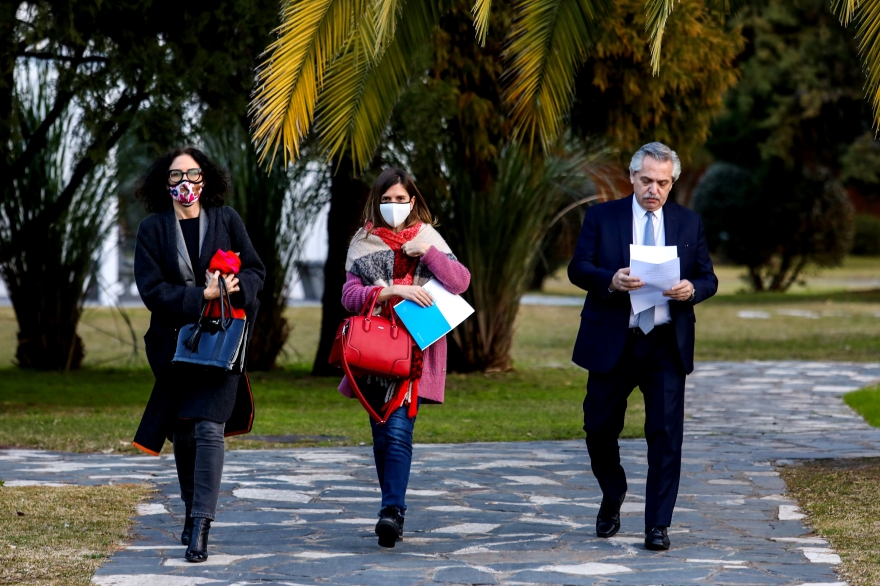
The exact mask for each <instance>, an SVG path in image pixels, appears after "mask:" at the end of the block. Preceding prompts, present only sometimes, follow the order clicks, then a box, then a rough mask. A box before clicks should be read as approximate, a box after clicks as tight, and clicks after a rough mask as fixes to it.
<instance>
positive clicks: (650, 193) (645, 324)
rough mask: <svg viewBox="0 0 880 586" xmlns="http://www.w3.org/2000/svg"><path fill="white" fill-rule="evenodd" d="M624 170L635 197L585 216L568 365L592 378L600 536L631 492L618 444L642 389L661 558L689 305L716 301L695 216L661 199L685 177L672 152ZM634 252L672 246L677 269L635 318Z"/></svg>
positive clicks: (587, 412)
mask: <svg viewBox="0 0 880 586" xmlns="http://www.w3.org/2000/svg"><path fill="white" fill-rule="evenodd" d="M629 170H630V180H631V181H632V184H633V194H632V195H630V196H629V197H626V198H624V199H620V200H615V201H610V202H607V203H603V204H600V205H597V206H593V207H591V208H589V209H588V210H587V213H586V217H585V218H584V224H583V228H582V229H581V233H580V236H579V238H578V243H577V248H576V249H575V253H574V258H573V259H572V261H571V264H570V265H569V266H568V278H569V279H570V280H571V282H572V283H574V284H575V285H577V286H578V287H580V288H581V289H585V290H586V291H587V299H586V301H585V303H584V309H583V311H582V312H581V326H580V331H579V332H578V336H577V342H576V343H575V347H574V356H573V358H572V360H574V362H575V363H576V364H578V365H579V366H581V367H583V368H586V369H587V370H589V371H590V377H589V379H588V382H587V396H586V398H585V399H584V431H585V432H586V434H587V449H588V450H589V453H590V461H591V466H592V469H593V474H594V475H595V476H596V480H598V481H599V486H600V487H601V488H602V504H601V506H600V508H599V514H598V517H597V519H596V534H597V535H598V536H599V537H611V536H612V535H614V534H615V533H617V532H618V530H619V529H620V507H621V505H622V504H623V500H624V497H625V496H626V490H627V484H626V475H625V473H624V471H623V468H622V467H621V465H620V449H619V446H618V443H617V439H618V437H619V436H620V432H621V431H622V430H623V422H624V414H625V413H626V402H627V397H628V396H629V394H630V393H631V392H632V391H633V389H634V388H635V387H636V386H638V387H639V388H640V389H641V391H642V394H643V395H644V399H645V438H646V440H647V443H648V480H647V486H646V493H647V494H646V502H645V547H647V548H648V549H656V550H665V549H669V537H668V535H667V528H668V527H669V525H670V524H671V522H672V511H673V508H674V507H675V499H676V497H677V496H678V484H679V479H680V477H681V446H682V441H683V434H682V427H683V424H684V385H685V376H686V375H687V374H690V373H691V372H692V371H693V370H694V323H695V321H696V319H695V317H694V305H696V304H697V303H699V302H701V301H704V300H706V299H708V298H709V297H711V296H712V295H714V294H715V291H716V290H717V289H718V279H717V278H716V277H715V273H714V272H713V270H712V260H711V259H710V258H709V251H708V248H707V245H706V237H705V234H704V233H703V223H702V222H701V221H700V217H699V216H698V215H697V214H695V213H694V212H692V211H690V210H688V209H686V208H684V207H682V206H679V205H677V204H675V203H674V202H671V201H667V198H668V196H669V191H670V190H671V189H672V184H673V183H674V182H675V180H677V179H678V176H679V174H680V173H681V163H680V162H679V159H678V156H677V155H676V154H675V151H673V150H672V149H670V148H669V147H667V146H666V145H664V144H661V143H658V142H653V143H649V144H646V145H645V146H643V147H642V148H640V149H639V150H638V151H637V152H636V154H635V155H633V158H632V162H631V163H630V168H629ZM630 244H641V245H648V246H652V245H653V246H677V247H678V256H679V258H680V263H681V281H680V282H679V283H678V284H677V285H675V286H674V287H672V288H671V289H669V290H668V291H665V292H664V293H663V295H664V298H665V301H664V302H663V303H661V304H659V305H656V306H654V307H651V308H649V309H647V310H645V311H643V312H641V313H638V314H634V313H633V311H632V307H631V304H630V296H629V292H630V291H635V290H636V289H639V288H641V287H642V286H643V285H644V283H643V282H642V281H641V280H640V279H639V278H638V276H636V275H630V269H629V264H630V248H629V247H630Z"/></svg>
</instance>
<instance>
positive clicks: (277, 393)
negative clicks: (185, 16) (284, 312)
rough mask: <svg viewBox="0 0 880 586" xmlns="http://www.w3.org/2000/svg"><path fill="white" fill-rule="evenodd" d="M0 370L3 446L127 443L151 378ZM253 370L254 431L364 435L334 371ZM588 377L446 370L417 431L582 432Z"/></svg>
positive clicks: (362, 421)
mask: <svg viewBox="0 0 880 586" xmlns="http://www.w3.org/2000/svg"><path fill="white" fill-rule="evenodd" d="M0 376H2V377H3V384H2V386H0V446H20V447H24V446H28V447H37V448H44V449H54V450H67V451H105V450H112V451H133V448H131V446H130V442H131V437H132V435H133V434H134V430H135V428H136V427H137V423H138V421H139V419H140V414H141V413H142V411H143V407H144V405H145V404H146V400H147V397H148V396H149V393H150V389H151V386H152V376H151V375H150V373H149V371H144V370H114V371H110V370H83V371H80V372H75V373H72V374H70V375H62V374H56V373H27V372H20V371H17V370H6V371H4V372H3V373H2V375H0ZM251 380H252V386H253V390H254V398H255V403H256V411H257V415H256V419H255V423H254V431H253V434H254V435H310V436H318V435H320V436H331V437H333V438H335V439H332V440H327V441H323V442H317V443H319V444H320V445H353V444H358V443H360V442H365V443H366V442H370V441H371V439H370V427H369V425H368V423H367V421H368V420H367V415H366V413H365V412H364V411H363V409H362V408H361V406H360V404H358V403H357V401H354V400H350V399H346V398H345V397H343V396H342V395H340V394H339V393H338V392H337V391H336V389H335V387H336V385H337V383H338V380H336V379H326V378H315V377H311V376H308V375H307V374H306V373H305V372H302V371H297V370H289V371H283V372H273V373H256V374H253V375H252V379H251ZM585 380H586V377H585V374H584V373H583V371H580V370H579V369H573V368H564V369H562V368H546V369H527V370H523V371H517V372H512V373H496V374H490V375H455V374H454V375H451V376H450V377H449V379H448V382H447V389H446V397H447V401H446V403H445V404H444V405H442V406H436V405H425V406H423V407H422V412H421V414H420V417H419V423H418V426H417V427H416V441H417V442H421V443H449V442H468V441H525V440H559V439H579V438H582V437H583V432H582V431H581V426H582V425H583V415H582V409H581V403H582V401H583V397H584V383H585ZM628 414H629V419H628V420H627V426H626V429H625V431H624V435H625V437H641V436H642V429H641V427H642V425H643V421H644V407H643V405H642V402H641V395H640V394H639V393H638V392H635V393H633V395H632V396H631V405H630V409H629V412H628ZM247 437H248V436H240V437H237V438H230V440H229V445H230V447H235V448H260V447H278V446H277V445H273V444H267V443H264V442H256V441H251V440H248V439H247ZM315 443H316V442H314V441H305V442H303V444H312V445H314V444H315ZM166 449H168V446H167V445H166Z"/></svg>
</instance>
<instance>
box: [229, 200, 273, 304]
mask: <svg viewBox="0 0 880 586" xmlns="http://www.w3.org/2000/svg"><path fill="white" fill-rule="evenodd" d="M225 211H226V218H227V219H228V222H227V229H228V230H229V238H230V240H231V241H232V249H233V252H237V253H239V258H240V259H241V271H239V273H238V274H237V275H236V276H237V277H238V287H239V291H238V292H236V293H233V294H232V295H231V296H230V299H231V301H232V305H234V306H235V307H238V308H245V307H248V306H249V305H251V304H252V303H253V302H254V300H255V299H256V298H257V294H258V293H259V292H260V290H261V289H262V288H263V281H264V280H265V279H266V267H265V266H264V265H263V261H261V260H260V257H259V255H257V251H256V250H255V249H254V245H253V244H251V239H250V236H248V233H247V230H246V229H245V227H244V222H243V221H242V219H241V216H239V215H238V212H236V211H235V210H234V209H232V208H230V207H227V208H226V210H225Z"/></svg>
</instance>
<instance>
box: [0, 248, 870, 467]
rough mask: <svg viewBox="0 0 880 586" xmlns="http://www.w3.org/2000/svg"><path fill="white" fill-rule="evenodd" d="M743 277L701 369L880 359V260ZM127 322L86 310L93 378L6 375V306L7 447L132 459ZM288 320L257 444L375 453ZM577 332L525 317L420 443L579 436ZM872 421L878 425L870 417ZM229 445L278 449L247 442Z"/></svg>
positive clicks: (706, 344) (361, 418) (0, 374)
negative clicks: (820, 282) (508, 345)
mask: <svg viewBox="0 0 880 586" xmlns="http://www.w3.org/2000/svg"><path fill="white" fill-rule="evenodd" d="M736 271H737V269H728V268H723V267H722V268H719V271H718V272H719V276H720V279H721V283H722V285H721V291H722V292H723V293H722V294H719V295H717V296H716V297H714V298H713V299H711V300H709V301H707V302H706V303H703V304H701V305H699V306H698V307H697V310H696V313H697V349H696V358H697V360H786V359H804V360H851V361H877V360H878V359H880V290H877V289H874V290H864V289H859V288H858V286H857V285H859V284H864V283H865V282H866V280H868V279H869V278H870V277H871V276H872V275H880V259H854V260H853V259H850V260H848V261H847V266H845V267H844V268H842V269H836V270H835V271H828V272H827V273H824V275H825V276H824V277H823V278H824V279H826V281H830V282H832V283H837V287H836V289H832V288H828V289H827V290H824V289H822V288H819V287H813V288H812V289H809V288H807V289H804V290H798V291H797V292H796V293H794V294H786V295H777V294H763V295H744V294H736V293H734V292H733V291H734V290H735V289H734V288H733V285H732V284H731V280H732V281H734V283H733V284H736V279H737V277H736ZM835 279H836V280H835ZM561 282H562V281H561V280H560V279H559V278H557V279H555V280H551V281H550V282H548V285H547V289H548V292H549V293H560V294H562V293H564V294H572V293H574V294H577V290H576V289H574V288H573V287H572V286H571V285H565V287H567V289H566V288H564V287H563V285H561V284H560V283H561ZM725 291H727V292H726V293H725ZM126 315H127V317H128V319H129V321H130V324H131V327H132V328H133V330H134V332H135V340H136V344H137V346H138V348H137V351H135V347H134V346H133V345H132V338H131V335H130V333H129V331H128V324H127V323H126V322H125V321H124V320H123V319H121V317H120V316H119V314H118V312H116V311H111V310H108V309H86V311H85V313H84V316H83V320H82V324H81V327H80V333H81V335H82V336H83V338H84V340H85V343H86V349H87V357H86V365H87V368H84V369H83V370H82V371H80V372H75V373H71V374H70V375H67V376H64V375H60V374H54V373H30V372H22V371H19V370H17V369H16V368H14V367H13V366H11V364H12V360H13V357H14V349H15V333H16V327H15V319H14V315H13V313H12V310H11V309H10V308H0V365H4V364H6V365H10V366H9V367H7V368H0V445H6V446H31V447H41V448H48V449H63V450H75V451H99V450H104V451H106V450H114V451H116V450H119V451H128V450H130V449H131V448H130V445H129V442H130V440H131V437H132V434H133V433H134V429H135V427H136V425H137V422H138V420H139V418H140V414H141V412H142V410H143V406H144V404H145V403H146V400H147V397H148V395H149V392H150V388H151V386H152V382H153V381H152V376H151V374H150V372H149V370H147V369H146V364H145V361H144V359H143V348H142V345H141V344H142V342H141V337H142V336H143V334H144V332H145V331H146V329H147V327H148V323H149V313H148V312H147V311H146V310H145V309H132V310H127V311H126ZM288 316H289V317H290V318H291V322H292V323H294V324H296V325H295V327H294V330H293V333H292V334H291V336H290V340H289V341H288V344H287V346H286V347H285V353H284V356H283V359H282V364H283V366H284V368H283V370H281V371H278V372H273V373H269V374H254V375H253V379H252V382H253V389H254V395H255V401H256V406H257V416H256V421H255V425H254V434H255V435H308V436H330V437H331V438H334V439H329V440H326V441H324V442H320V443H322V444H325V445H350V444H357V443H360V442H365V443H367V442H369V441H370V438H369V426H368V425H367V419H366V415H365V414H364V412H363V411H362V409H361V408H360V406H359V405H358V404H357V402H355V401H351V400H348V399H345V398H343V397H342V396H341V395H339V394H338V393H337V392H336V390H335V387H336V385H337V383H338V380H339V379H337V378H333V379H320V378H313V377H310V376H308V369H309V363H310V361H311V359H312V357H313V356H314V353H315V349H316V346H317V339H318V328H319V325H320V317H321V314H320V308H291V309H290V310H289V313H288ZM755 316H759V317H757V318H756V317H755ZM579 325H580V307H553V306H523V307H522V308H521V310H520V314H519V319H518V321H517V325H516V328H517V329H516V336H515V339H514V345H513V359H514V365H515V368H516V370H515V371H514V372H510V373H494V374H491V375H482V374H474V375H451V376H450V377H449V379H448V384H447V402H446V404H445V405H443V406H439V407H438V406H425V407H424V409H423V412H422V416H421V417H420V419H419V424H418V426H417V428H416V430H417V431H416V441H418V442H465V441H511V440H512V441H515V440H530V439H532V440H538V439H542V440H547V439H572V438H581V437H583V432H582V431H581V425H582V422H581V419H582V410H581V402H582V401H583V395H584V385H585V383H586V377H587V375H586V372H584V371H583V370H581V369H579V368H576V367H574V366H572V364H571V349H572V346H573V344H574V339H575V336H576V334H577V330H578V327H579ZM340 378H341V377H340ZM870 392H873V393H875V394H874V395H870ZM865 393H869V395H866V397H868V398H866V399H865V400H864V401H865V405H866V407H864V408H862V409H868V408H869V407H871V406H872V405H876V404H877V403H880V401H878V400H877V399H878V394H880V391H878V390H877V389H874V390H873V391H865ZM851 397H855V396H851ZM847 400H856V399H855V398H852V399H851V398H848V399H847ZM630 403H631V408H630V411H629V415H630V417H629V419H628V420H627V427H626V430H625V435H626V436H627V437H638V436H641V433H642V432H641V426H642V424H643V423H642V422H643V409H642V406H641V396H640V394H639V393H638V392H636V393H634V394H633V395H632V397H631V401H630ZM857 408H860V407H857ZM866 416H868V417H870V415H866ZM874 417H878V418H880V415H878V414H876V412H875V415H874ZM245 437H246V436H245ZM229 443H230V446H233V447H264V446H267V445H271V444H265V443H258V442H255V441H251V440H248V439H245V438H237V439H231V440H230V442H229Z"/></svg>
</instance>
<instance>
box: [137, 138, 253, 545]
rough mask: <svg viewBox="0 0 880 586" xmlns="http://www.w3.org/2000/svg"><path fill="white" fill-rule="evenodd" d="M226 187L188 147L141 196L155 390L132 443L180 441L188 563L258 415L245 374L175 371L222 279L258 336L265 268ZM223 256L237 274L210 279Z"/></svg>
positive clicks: (140, 273)
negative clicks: (186, 336) (184, 332)
mask: <svg viewBox="0 0 880 586" xmlns="http://www.w3.org/2000/svg"><path fill="white" fill-rule="evenodd" d="M226 189H227V180H226V177H225V174H224V173H223V171H222V170H221V169H220V168H219V167H217V166H216V165H215V164H214V163H213V162H212V161H211V160H210V159H208V157H207V156H205V154H204V153H202V152H201V151H199V150H198V149H195V148H192V147H187V148H181V149H177V150H175V151H172V152H170V153H168V154H166V155H165V156H163V157H162V158H160V159H159V160H158V161H156V162H155V163H154V164H153V165H152V166H151V167H150V169H149V170H148V171H147V172H146V174H145V175H144V177H143V178H142V179H141V182H140V185H139V187H138V190H137V195H138V197H139V198H140V199H141V200H142V201H143V202H144V204H145V205H146V207H147V210H148V211H150V212H152V215H150V216H149V217H148V218H147V219H145V220H144V221H143V222H141V224H140V226H139V227H138V234H137V246H136V248H135V255H134V274H135V281H136V282H137V288H138V292H140V295H141V299H143V301H144V304H145V305H146V306H147V309H149V310H150V313H151V316H150V329H149V330H148V331H147V334H146V335H145V336H144V344H145V347H146V353H147V360H148V362H149V363H150V368H151V369H152V371H153V375H154V376H155V377H156V383H155V385H154V386H153V392H152V394H151V395H150V400H149V402H148V403H147V407H146V410H145V411H144V415H143V418H142V419H141V423H140V426H139V427H138V430H137V433H136V434H135V438H134V442H133V443H134V445H135V446H136V447H137V448H139V449H141V450H142V451H144V452H146V453H148V454H151V455H154V456H158V455H159V452H160V451H161V449H162V446H163V444H164V443H165V439H166V438H168V439H171V440H172V442H173V444H174V461H175V464H176V466H177V477H178V480H179V481H180V493H181V495H180V496H181V499H182V500H183V502H184V504H185V506H186V521H185V522H184V529H183V533H182V535H181V542H182V543H183V544H184V545H186V546H187V550H186V554H185V557H186V559H187V560H189V561H191V562H203V561H205V560H206V559H208V530H209V529H210V527H211V521H213V520H214V516H215V514H216V508H217V499H218V497H219V493H220V478H221V475H222V472H223V458H224V448H225V444H224V441H223V438H224V436H229V435H236V434H241V433H247V432H249V431H250V429H251V425H252V424H253V416H254V409H253V396H252V395H251V390H250V384H249V383H248V379H247V374H235V373H232V372H228V371H225V370H222V369H220V368H202V367H197V366H194V365H187V364H171V360H172V358H173V357H174V352H175V350H176V348H177V336H178V331H179V330H180V328H181V327H182V326H184V325H186V324H190V323H194V322H196V321H198V319H199V316H200V315H201V313H202V310H203V307H204V304H205V303H206V302H208V301H211V300H214V299H218V298H219V297H220V290H221V288H220V285H219V279H224V280H225V282H226V286H227V289H228V291H229V293H230V301H231V303H232V306H233V307H236V308H240V309H244V311H245V314H246V316H247V322H248V332H252V331H253V323H254V319H255V318H256V316H257V310H258V309H259V306H260V302H259V301H258V300H257V293H258V292H259V291H260V289H262V287H263V279H264V278H265V276H266V269H265V267H264V266H263V263H262V262H261V261H260V258H259V256H257V253H256V251H255V250H254V247H253V245H252V244H251V240H250V238H249V237H248V235H247V232H246V231H245V227H244V223H243V222H242V220H241V217H240V216H239V215H238V214H237V213H236V212H235V210H233V209H232V208H230V207H227V206H224V205H223V194H224V193H225V192H226ZM217 250H222V251H229V250H231V251H234V252H236V253H238V254H239V257H240V260H241V270H240V271H239V273H238V274H234V275H233V274H229V275H221V274H220V273H219V271H218V272H215V273H214V274H207V269H208V266H209V264H210V261H211V258H212V257H213V256H214V254H215V253H216V252H217ZM247 341H248V342H250V340H249V339H248V340H247Z"/></svg>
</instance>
